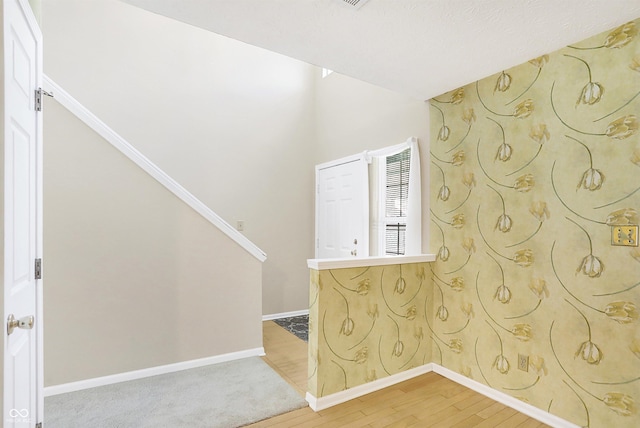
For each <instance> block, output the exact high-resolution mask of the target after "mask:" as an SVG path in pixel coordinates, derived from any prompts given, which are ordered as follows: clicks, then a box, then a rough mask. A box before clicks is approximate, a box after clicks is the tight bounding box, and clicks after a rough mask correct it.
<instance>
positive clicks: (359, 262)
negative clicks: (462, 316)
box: [307, 254, 436, 270]
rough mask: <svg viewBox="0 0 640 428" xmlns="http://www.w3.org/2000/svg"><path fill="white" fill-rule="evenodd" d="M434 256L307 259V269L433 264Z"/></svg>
mask: <svg viewBox="0 0 640 428" xmlns="http://www.w3.org/2000/svg"><path fill="white" fill-rule="evenodd" d="M435 260H436V255H435V254H418V255H414V256H382V257H354V258H349V259H308V260H307V266H308V267H309V269H315V270H325V269H343V268H354V267H367V266H388V265H400V264H409V263H423V262H434V261H435Z"/></svg>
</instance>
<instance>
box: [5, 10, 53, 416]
mask: <svg viewBox="0 0 640 428" xmlns="http://www.w3.org/2000/svg"><path fill="white" fill-rule="evenodd" d="M15 1H16V3H17V4H18V6H19V8H20V12H21V13H22V14H23V16H24V17H25V20H26V22H27V25H28V26H29V30H30V31H31V32H32V33H33V34H34V35H35V39H36V58H35V64H36V70H35V82H34V88H35V89H38V88H42V78H43V37H42V31H41V29H40V25H39V24H38V21H37V19H36V17H35V15H34V13H33V9H32V8H31V6H30V4H29V2H28V0H15ZM2 7H3V8H4V7H5V4H4V2H3V5H2ZM2 16H3V18H2V20H3V22H2V24H1V25H2V31H3V36H2V39H3V41H2V43H3V64H2V67H3V68H4V67H5V61H6V54H7V49H6V48H7V46H6V44H5V43H6V40H7V38H6V37H5V35H4V34H5V31H6V28H5V25H4V20H5V18H4V11H3V14H2ZM6 78H7V76H6V75H5V74H4V73H3V79H6ZM2 85H3V87H4V81H3V82H2ZM33 97H34V103H35V93H34V94H33ZM2 103H3V104H4V113H3V117H2V119H1V120H2V135H3V136H2V138H3V140H2V151H3V153H4V151H5V150H6V148H5V139H6V129H7V128H6V117H7V111H9V108H10V106H7V105H6V104H5V98H4V90H3V95H2ZM41 113H42V112H41V111H40V112H38V111H34V114H35V115H36V130H35V137H36V141H35V149H36V153H35V156H36V165H35V167H36V170H35V185H36V213H35V223H36V224H35V230H36V232H35V234H36V236H35V239H36V244H35V246H36V248H35V252H36V255H35V257H36V258H39V259H42V258H43V145H42V140H43V138H42V136H43V121H42V114H41ZM2 157H3V159H2V162H3V166H2V174H3V177H2V186H3V200H4V199H6V198H9V197H12V196H13V192H12V191H11V189H8V188H7V187H6V180H5V179H4V171H5V166H4V162H6V159H5V155H4V154H3V156H2ZM3 210H4V208H3ZM6 215H7V213H6V212H4V211H3V226H2V227H3V229H4V227H5V225H4V221H5V219H6ZM2 245H3V246H4V243H2ZM7 251H8V248H6V247H5V248H4V250H3V260H2V263H3V264H4V263H5V260H6V252H7ZM34 262H35V261H34ZM3 271H4V269H3ZM35 284H36V290H35V296H36V297H35V299H36V302H35V314H34V315H35V323H34V330H35V335H36V368H35V369H36V370H35V371H36V379H34V381H35V385H32V387H35V396H36V415H29V418H30V419H31V421H30V424H32V425H33V426H35V425H36V424H37V423H41V422H42V421H43V419H44V352H43V350H44V335H43V326H44V318H43V314H44V311H43V301H44V299H43V284H42V279H36V280H35ZM5 287H6V284H5V283H4V278H3V296H5V293H6V290H5ZM5 305H6V302H5V301H4V297H3V318H2V322H3V329H5V325H4V323H6V319H7V316H8V314H7V313H6V307H5ZM3 337H5V338H6V329H5V333H4V336H3ZM5 343H6V341H5ZM4 352H6V350H5V349H4V346H3V356H2V361H3V380H4V379H6V375H5V373H4V370H5V367H4V356H5V354H4ZM2 391H3V392H2V400H3V405H2V408H3V413H4V414H3V415H2V418H3V419H4V417H5V414H6V411H7V409H6V408H5V406H4V403H5V397H4V394H5V388H4V384H3V385H2ZM34 419H35V420H34Z"/></svg>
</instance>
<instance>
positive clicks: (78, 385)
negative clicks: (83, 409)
mask: <svg viewBox="0 0 640 428" xmlns="http://www.w3.org/2000/svg"><path fill="white" fill-rule="evenodd" d="M261 355H265V353H264V348H263V347H260V348H253V349H247V350H244V351H238V352H231V353H228V354H222V355H215V356H213V357H206V358H200V359H197V360H189V361H182V362H179V363H174V364H167V365H164V366H157V367H149V368H146V369H141V370H134V371H130V372H124V373H118V374H114V375H109V376H102V377H96V378H93V379H85V380H80V381H77V382H69V383H63V384H60V385H52V386H47V387H46V388H44V396H45V397H50V396H52V395H58V394H65V393H67V392H74V391H80V390H83V389H89V388H95V387H98V386H105V385H111V384H114V383H119V382H126V381H128V380H136V379H142V378H145V377H150V376H156V375H161V374H167V373H173V372H178V371H181V370H188V369H193V368H196V367H203V366H208V365H211V364H219V363H224V362H227V361H233V360H240V359H242V358H248V357H257V356H261Z"/></svg>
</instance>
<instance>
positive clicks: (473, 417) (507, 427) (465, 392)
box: [249, 321, 547, 428]
mask: <svg viewBox="0 0 640 428" xmlns="http://www.w3.org/2000/svg"><path fill="white" fill-rule="evenodd" d="M263 332H264V348H265V351H266V353H267V355H266V356H265V357H263V359H264V360H265V361H266V362H267V364H269V366H271V367H272V368H273V369H274V370H275V371H276V372H278V374H280V376H282V377H283V378H284V379H285V380H286V381H287V382H288V383H289V384H290V385H291V386H293V387H294V388H295V389H296V391H298V393H300V395H302V396H304V394H305V392H306V386H307V385H306V384H307V344H306V343H305V342H304V341H302V340H300V339H298V338H297V337H295V336H294V335H293V334H291V333H289V332H288V331H286V330H285V329H283V328H282V327H280V326H278V325H277V324H276V323H274V322H273V321H266V322H264V323H263ZM249 426H250V427H253V428H262V427H281V428H289V427H304V428H311V427H323V428H325V427H349V428H352V427H353V428H365V427H367V428H382V427H421V428H422V427H425V428H426V427H433V428H445V427H448V428H467V427H479V428H489V427H491V428H494V427H495V428H515V427H518V428H541V427H547V425H545V424H543V423H541V422H539V421H537V420H535V419H532V418H530V417H528V416H526V415H523V414H522V413H519V412H517V411H516V410H513V409H511V408H509V407H507V406H505V405H503V404H500V403H497V402H495V401H493V400H491V399H489V398H487V397H485V396H483V395H481V394H478V393H476V392H474V391H472V390H470V389H468V388H466V387H464V386H461V385H458V384H457V383H455V382H453V381H450V380H449V379H447V378H444V377H442V376H440V375H439V374H436V373H433V372H432V373H427V374H424V375H422V376H418V377H416V378H413V379H410V380H408V381H405V382H402V383H398V384H396V385H393V386H390V387H388V388H385V389H383V390H380V391H377V392H373V393H371V394H368V395H365V396H362V397H360V398H357V399H354V400H351V401H349V402H347V403H343V404H339V405H337V406H334V407H331V408H329V409H326V410H322V411H320V412H317V413H316V412H314V411H313V410H311V409H310V408H309V407H305V408H303V409H299V410H295V411H293V412H289V413H285V414H283V415H279V416H276V417H274V418H271V419H267V420H264V421H261V422H258V423H255V424H252V425H249Z"/></svg>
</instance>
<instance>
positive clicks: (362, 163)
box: [313, 152, 369, 258]
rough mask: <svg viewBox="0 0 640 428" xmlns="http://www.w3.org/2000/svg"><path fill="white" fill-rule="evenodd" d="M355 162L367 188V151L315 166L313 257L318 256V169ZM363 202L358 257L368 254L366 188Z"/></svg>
mask: <svg viewBox="0 0 640 428" xmlns="http://www.w3.org/2000/svg"><path fill="white" fill-rule="evenodd" d="M353 162H357V163H358V166H359V168H358V169H359V172H360V179H361V180H362V183H361V184H362V188H363V189H369V162H368V156H367V152H362V153H358V154H355V155H351V156H345V157H343V158H340V159H335V160H332V161H329V162H325V163H322V164H319V165H316V167H315V210H314V212H315V237H314V240H313V242H314V245H313V247H314V254H315V258H318V252H319V246H318V243H319V240H320V234H319V229H320V222H319V217H320V216H319V212H318V208H319V204H320V201H319V199H320V198H319V195H320V183H319V178H320V171H321V170H325V169H329V168H333V167H336V166H340V165H344V164H347V163H353ZM364 198H365V199H364V201H365V202H364V204H363V209H362V213H361V215H362V219H363V226H362V228H363V230H362V238H361V239H360V241H359V242H358V257H367V256H368V255H369V191H368V190H367V192H366V194H365V195H364Z"/></svg>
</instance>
